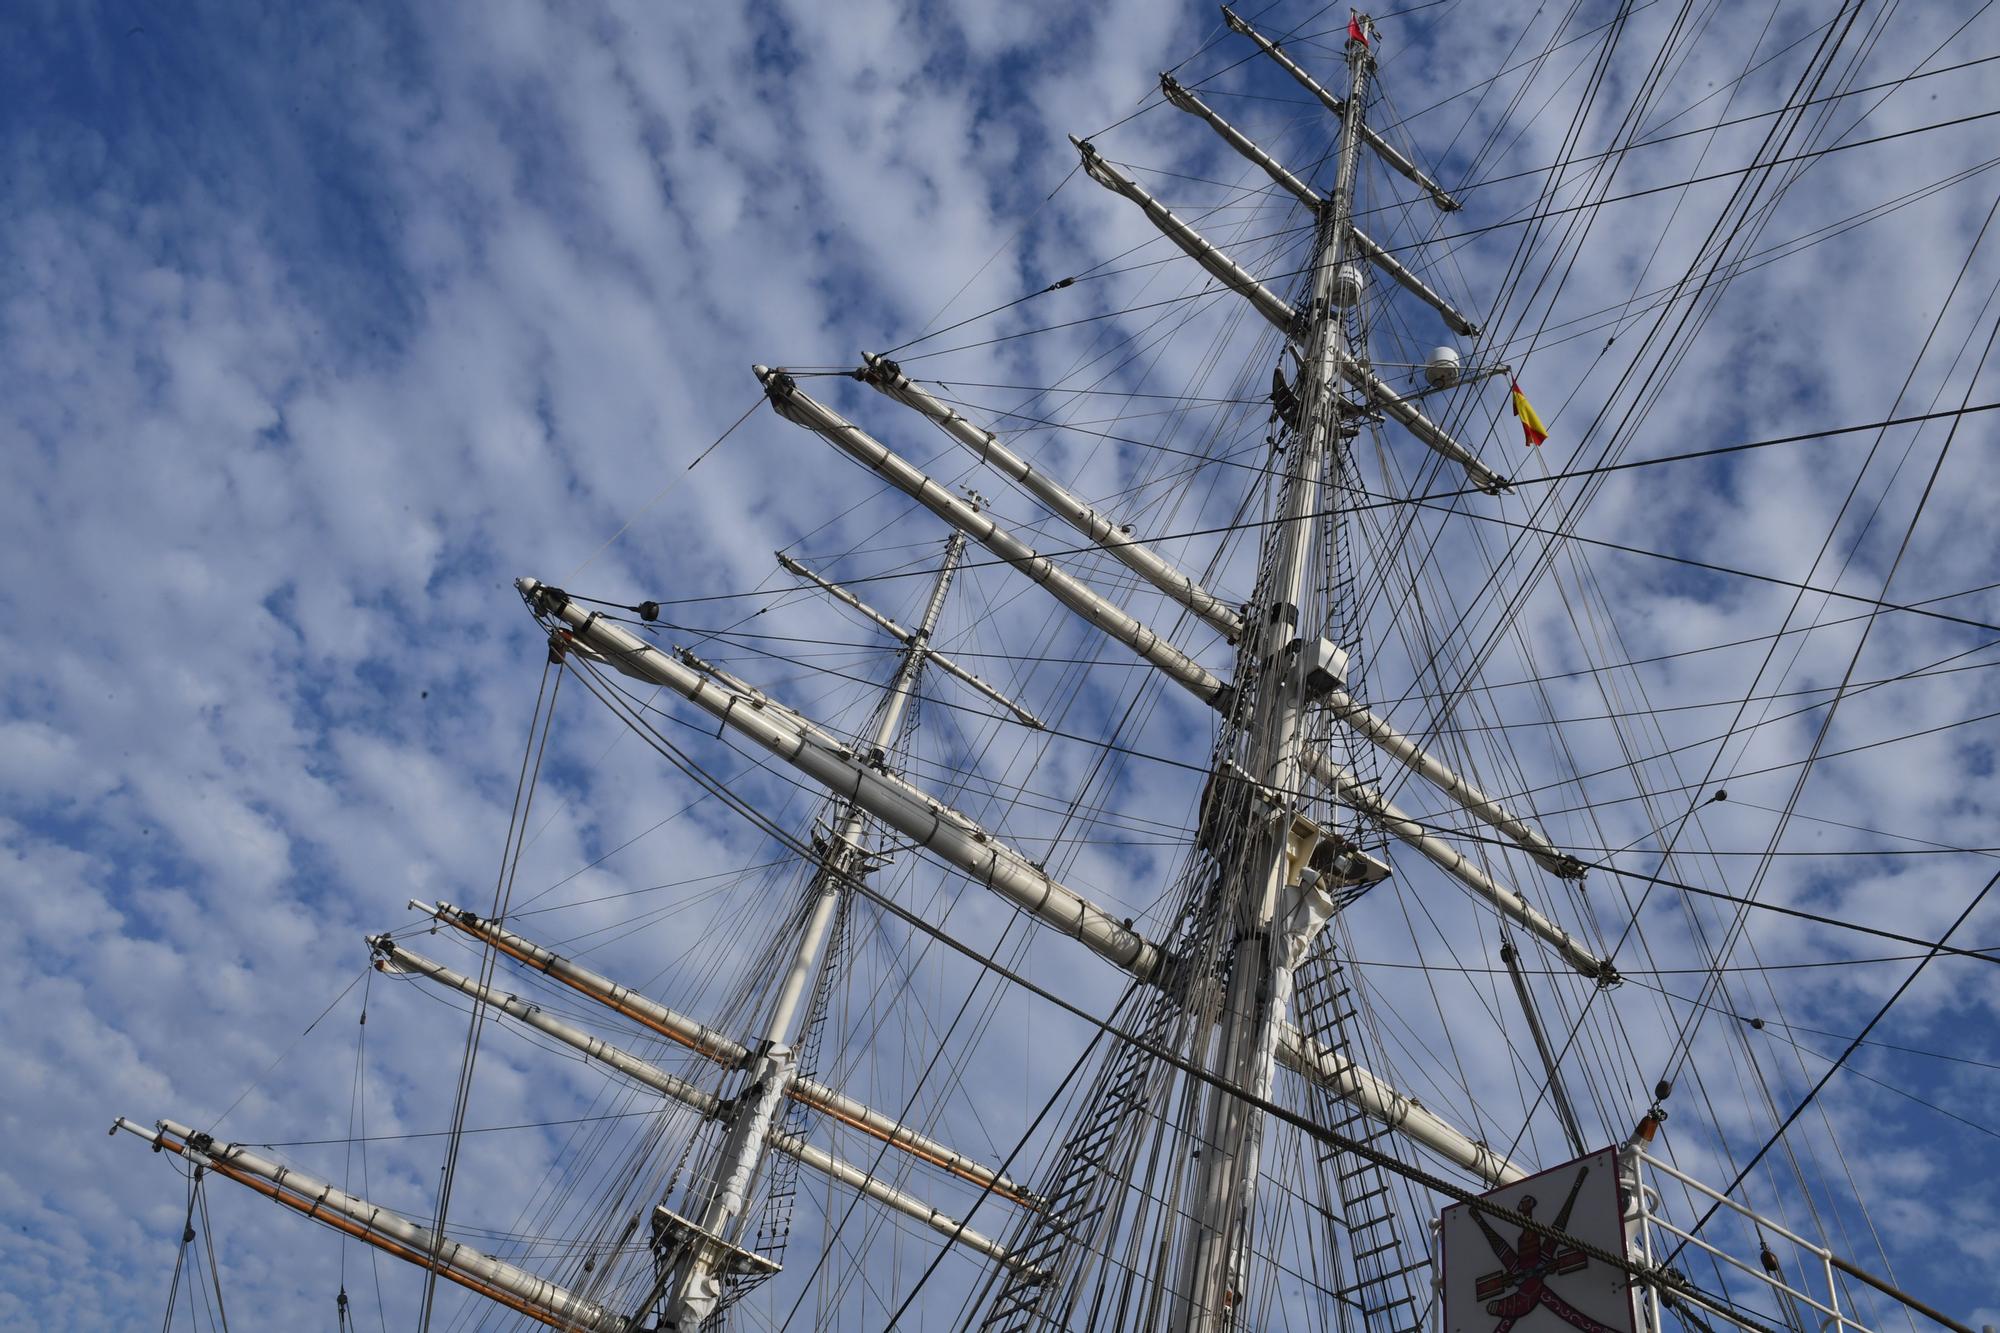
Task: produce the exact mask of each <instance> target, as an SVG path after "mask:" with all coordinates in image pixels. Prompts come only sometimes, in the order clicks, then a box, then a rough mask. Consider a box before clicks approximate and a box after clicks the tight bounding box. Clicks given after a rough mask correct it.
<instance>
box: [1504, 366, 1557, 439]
mask: <svg viewBox="0 0 2000 1333" xmlns="http://www.w3.org/2000/svg"><path fill="white" fill-rule="evenodd" d="M1513 384H1514V415H1515V416H1517V417H1519V418H1520V419H1521V433H1522V434H1523V435H1525V436H1527V437H1528V443H1529V444H1531V445H1535V444H1540V443H1541V442H1542V441H1543V440H1546V439H1548V438H1549V431H1548V427H1546V426H1544V425H1542V419H1541V418H1540V417H1538V416H1536V415H1535V408H1534V405H1533V404H1532V403H1530V402H1529V401H1528V395H1527V394H1525V393H1522V392H1521V384H1520V381H1518V380H1516V381H1513Z"/></svg>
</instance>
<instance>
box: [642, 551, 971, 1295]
mask: <svg viewBox="0 0 2000 1333" xmlns="http://www.w3.org/2000/svg"><path fill="white" fill-rule="evenodd" d="M964 550H965V537H964V536H963V535H962V534H960V533H956V532H954V533H953V534H952V535H951V537H950V538H949V539H948V540H947V541H946V543H945V551H944V563H943V565H942V566H941V567H940V568H939V569H938V574H937V579H936V581H935V582H934V583H933V584H932V585H931V594H930V600H929V601H928V603H926V605H925V607H924V614H923V618H922V619H921V620H919V621H918V622H917V628H916V629H915V630H914V631H910V632H906V634H905V639H906V646H905V647H904V649H903V657H902V662H901V663H900V664H899V665H898V666H897V668H896V676H895V679H894V680H893V681H891V682H890V684H889V689H888V693H887V695H886V696H885V697H884V699H883V701H882V707H881V711H880V713H879V714H878V715H877V717H876V719H875V731H874V735H873V737H872V738H871V744H870V749H869V753H870V754H871V755H872V756H874V757H875V762H877V763H880V764H886V762H887V759H886V756H887V755H888V753H889V750H890V747H891V746H893V745H894V744H895V741H896V737H897V736H898V735H899V734H901V732H902V727H903V716H904V713H905V712H906V711H907V709H908V707H909V703H910V700H911V698H912V697H913V696H914V695H915V693H916V688H917V678H918V677H919V676H921V675H922V674H923V669H924V661H925V658H926V657H927V656H928V655H929V652H930V639H931V635H932V633H933V632H935V631H936V629H937V623H938V617H939V616H940V615H941V614H942V613H943V611H944V599H945V593H946V592H947V591H949V590H950V588H951V578H952V573H953V571H954V570H956V569H957V568H958V561H959V556H960V555H961V553H963V551H964ZM866 832H867V816H866V813H865V812H864V811H863V810H862V809H861V807H860V805H859V804H857V803H856V802H854V801H849V802H847V804H846V808H845V810H844V811H843V812H842V815H841V819H840V826H839V828H838V829H837V830H836V831H835V833H834V835H833V839H832V841H831V842H829V843H828V844H827V848H826V853H825V856H824V858H823V859H822V861H821V863H820V870H819V874H818V875H817V876H816V877H815V879H814V882H813V903H812V911H811V914H810V915H809V916H808V917H807V918H806V927H805V930H804V932H803V933H802V934H801V935H800V937H799V943H798V948H797V949H796V950H795V951H794V952H793V954H792V964H791V967H790V968H789V969H788V970H787V971H786V973H785V979H784V981H783V983H782V984H780V986H779V987H778V997H777V1002H776V1004H775V1005H774V1006H773V1008H772V1010H771V1019H770V1023H769V1025H768V1026H767V1027H766V1028H765V1030H764V1040H763V1042H762V1043H761V1044H760V1045H759V1047H758V1049H757V1054H756V1058H755V1061H754V1062H753V1063H752V1064H751V1066H750V1070H749V1073H748V1074H747V1075H746V1076H745V1077H744V1082H743V1087H744V1091H743V1093H742V1094H741V1095H740V1097H739V1099H738V1102H737V1107H736V1112H735V1121H734V1123H732V1124H731V1125H730V1128H729V1135H728V1137H727V1138H726V1139H724V1140H723V1144H722V1149H721V1151H720V1152H719V1153H717V1154H716V1158H715V1161H714V1164H713V1168H712V1172H711V1175H710V1179H709V1183H708V1201H707V1204H706V1206H705V1208H704V1209H703V1211H702V1212H701V1214H700V1216H699V1218H698V1219H696V1222H695V1227H694V1230H695V1232H696V1235H697V1240H696V1243H693V1244H690V1245H688V1246H687V1247H686V1248H685V1250H684V1251H683V1253H682V1258H681V1260H680V1264H679V1266H678V1267H677V1269H676V1270H675V1272H674V1274H673V1275H672V1277H671V1278H670V1279H669V1280H668V1283H667V1289H666V1293H665V1307H664V1321H665V1324H666V1326H667V1327H670V1328H680V1329H694V1328H699V1327H700V1326H701V1323H702V1321H703V1320H705V1319H707V1318H708V1317H709V1315H711V1314H713V1313H714V1312H715V1310H716V1307H717V1306H718V1305H719V1304H720V1302H721V1300H722V1296H723V1277H724V1272H723V1263H724V1261H725V1259H727V1258H728V1256H729V1254H730V1250H729V1248H728V1247H729V1246H731V1245H734V1244H737V1243H738V1242H739V1241H740V1235H739V1233H740V1232H741V1229H742V1226H743V1223H744V1220H745V1218H746V1216H747V1214H748V1210H749V1206H750V1198H751V1193H752V1189H753V1187H754V1185H755V1184H756V1179H757V1172H758V1168H759V1167H760V1166H761V1165H762V1163H763V1159H764V1150H765V1147H766V1145H767V1144H769V1142H770V1141H771V1138H772V1135H773V1133H774V1132H775V1129H776V1122H777V1115H778V1108H779V1106H780V1105H782V1104H783V1102H784V1100H785V1099H786V1098H787V1097H788V1096H789V1095H790V1093H791V1089H792V1085H793V1082H794V1081H795V1080H796V1078H797V1077H798V1062H797V1059H796V1056H795V1055H794V1053H793V1049H792V1043H793V1041H794V1039H795V1038H796V1036H797V1033H798V1026H799V1016H800V1010H801V1006H802V1005H803V1003H804V1000H805V995H806V989H807V985H808V983H809V982H810V981H811V979H812V977H813V976H814V975H815V973H816V972H817V971H818V968H819V958H820V952H821V950H822V949H823V948H824V947H825V945H826V940H827V936H828V935H829V934H830V933H831V932H832V930H833V919H834V910H835V909H836V908H837V907H838V906H839V905H840V902H841V897H842V892H843V890H844V888H845V887H846V881H847V878H848V877H849V876H850V875H859V874H863V873H865V871H866V865H867V859H868V854H867V851H866V849H865V848H864V847H863V845H862V843H863V837H864V835H865V834H866ZM717 1241H720V1242H722V1244H716V1243H714V1242H717Z"/></svg>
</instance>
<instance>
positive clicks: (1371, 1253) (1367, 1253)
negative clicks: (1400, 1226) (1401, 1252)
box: [1354, 1236, 1403, 1264]
mask: <svg viewBox="0 0 2000 1333" xmlns="http://www.w3.org/2000/svg"><path fill="white" fill-rule="evenodd" d="M1402 1243H1403V1242H1402V1239H1401V1238H1400V1237H1394V1236H1392V1237H1390V1239H1389V1243H1388V1244H1386V1245H1377V1246H1376V1247H1375V1248H1374V1249H1372V1250H1363V1251H1362V1252H1361V1253H1359V1254H1357V1255H1355V1256H1354V1262H1355V1263H1357V1264H1358V1263H1360V1262H1361V1261H1362V1260H1363V1259H1373V1258H1374V1257H1375V1256H1376V1255H1378V1254H1387V1253H1388V1252H1389V1251H1390V1250H1393V1249H1395V1248H1396V1247H1397V1246H1398V1245H1401V1244H1402Z"/></svg>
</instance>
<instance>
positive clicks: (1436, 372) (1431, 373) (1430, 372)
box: [1424, 347, 1458, 389]
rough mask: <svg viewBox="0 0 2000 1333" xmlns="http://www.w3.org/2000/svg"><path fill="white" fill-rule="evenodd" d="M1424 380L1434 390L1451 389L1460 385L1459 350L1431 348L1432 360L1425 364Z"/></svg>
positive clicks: (1453, 348)
mask: <svg viewBox="0 0 2000 1333" xmlns="http://www.w3.org/2000/svg"><path fill="white" fill-rule="evenodd" d="M1424 378H1425V379H1426V380H1428V381H1429V382H1430V386H1431V387H1432V388H1433V389H1449V388H1450V387H1451V386H1452V385H1454V384H1456V383H1458V349H1457V348H1456V347H1433V348H1431V359H1430V360H1428V361H1426V362H1424Z"/></svg>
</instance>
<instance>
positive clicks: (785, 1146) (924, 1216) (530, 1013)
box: [369, 935, 1014, 1265]
mask: <svg viewBox="0 0 2000 1333" xmlns="http://www.w3.org/2000/svg"><path fill="white" fill-rule="evenodd" d="M369 944H370V945H371V946H372V947H374V948H375V949H376V950H377V952H378V953H379V954H380V955H382V957H383V958H384V959H385V961H386V962H387V964H388V965H389V966H390V967H392V968H394V969H397V970H407V971H411V972H415V973H417V974H419V975H422V976H424V977H427V978H429V979H430V980H432V981H435V982H438V983H439V984H441V985H445V986H450V987H451V988H453V989H454V990H457V991H459V992H461V993H463V994H465V995H468V996H470V997H471V998H472V999H474V1000H477V1001H479V1002H480V1003H481V1004H484V1005H487V1006H489V1007H491V1008H494V1009H498V1010H499V1011H500V1012H501V1013H503V1014H506V1015H507V1016H508V1017H509V1018H512V1019H513V1020H514V1021H515V1022H517V1023H521V1024H524V1025H526V1026H528V1027H531V1028H534V1029H535V1030H536V1031H537V1032H541V1033H543V1034H545V1035H547V1036H550V1037H554V1038H555V1039H556V1040H557V1041H559V1042H562V1043H563V1044H564V1045H565V1046H569V1047H571V1048H572V1049H574V1050H577V1051H580V1052H582V1053H583V1054H584V1055H586V1056H588V1057H589V1058H590V1059H592V1060H595V1061H597V1062H598V1063H599V1064H602V1065H605V1066H607V1067H608V1068H611V1069H615V1070H617V1071H618V1072H619V1073H620V1074H623V1075H624V1076H625V1077H626V1078H629V1079H631V1080H632V1081H633V1082H634V1083H638V1084H640V1085H642V1086H644V1087H648V1088H651V1089H653V1091H655V1092H658V1093H662V1094H664V1095H665V1096H667V1097H670V1098H672V1099H673V1100H675V1101H677V1102H680V1103H681V1104H683V1105H685V1106H689V1107H692V1108H693V1109H694V1110H695V1111H696V1112H697V1113H699V1114H701V1115H703V1116H705V1117H710V1118H713V1117H714V1116H715V1115H716V1114H717V1113H718V1112H719V1111H720V1109H721V1106H722V1103H721V1099H720V1098H718V1097H717V1096H716V1095H715V1094H714V1093H712V1092H708V1091H706V1090H705V1089H702V1088H699V1087H696V1086H695V1085H694V1084H692V1083H690V1082H688V1080H686V1079H684V1078H681V1077H680V1076H678V1075H676V1074H672V1073H669V1072H668V1071H667V1070H664V1069H661V1068H660V1067H659V1066H658V1065H654V1064H649V1063H647V1062H646V1061H644V1060H641V1059H640V1058H639V1057H638V1056H636V1055H633V1054H632V1053H631V1052H630V1051H626V1050H622V1049H620V1048H619V1047H617V1046H613V1045H612V1044H611V1043H610V1042H608V1041H605V1040H604V1039H603V1038H602V1037H593V1036H591V1035H590V1034H589V1033H588V1032H585V1031H583V1030H582V1029H581V1028H578V1027H574V1026H572V1025H571V1024H568V1023H565V1022H563V1021H562V1020H561V1019H559V1018H553V1017H551V1016H550V1015H548V1014H546V1013H543V1012H542V1011H541V1009H539V1008H537V1007H536V1006H535V1005H532V1004H528V1003H526V1002H525V1001H523V1000H521V999H519V998H517V997H515V996H512V995H502V994H500V993H499V992H498V991H496V990H494V989H493V988H492V987H491V986H482V985H481V984H480V983H479V982H477V981H475V980H473V979H472V978H471V977H468V976H465V975H464V974H463V973H460V972H455V971H453V970H452V969H451V968H449V967H446V966H445V965H444V964H443V963H440V962H436V961H434V960H432V959H429V958H426V957H424V956H423V955H422V954H418V953H412V952H411V951H410V950H408V949H406V948H404V947H403V946H402V945H400V944H397V943H396V942H395V941H394V940H392V939H390V938H389V937H388V936H385V935H378V936H376V937H375V938H374V939H371V940H370V941H369ZM770 1145H771V1146H772V1147H773V1148H775V1149H777V1150H778V1151H779V1152H782V1153H786V1154H788V1155H790V1156H792V1157H796V1158H797V1159H798V1160H799V1164H800V1165H801V1166H806V1167H810V1168H811V1169H813V1170H814V1171H817V1172H819V1173H820V1174H821V1175H824V1176H827V1177H829V1178H831V1179H833V1180H837V1181H839V1182H841V1183H842V1184H844V1185H847V1186H849V1187H850V1188H852V1189H854V1190H855V1191H856V1192H857V1193H860V1194H863V1195H866V1196H867V1197H868V1198H870V1199H873V1200H875V1201H876V1202H877V1203H880V1204H882V1205H884V1206H885V1207H887V1208H889V1209H891V1210H892V1211H894V1212H898V1213H901V1214H903V1215H904V1216H905V1217H909V1218H914V1219H915V1220H917V1221H919V1222H922V1223H923V1224H924V1225H925V1226H928V1227H930V1228H931V1229H932V1230H935V1231H939V1232H941V1233H943V1234H944V1235H947V1236H950V1235H956V1236H957V1237H958V1242H959V1243H960V1244H962V1245H965V1246H967V1247H968V1248H970V1249H974V1250H977V1251H979V1252H980V1253H981V1254H984V1255H987V1256H988V1257H990V1258H994V1259H998V1260H1000V1261H1001V1262H1002V1263H1006V1264H1010V1265H1011V1264H1013V1263H1014V1259H1013V1256H1012V1255H1011V1254H1010V1253H1009V1252H1008V1250H1007V1248H1006V1247H1005V1246H1003V1245H1001V1244H1000V1243H999V1242H998V1241H995V1240H992V1239H990V1238H989V1237H987V1236H983V1235H981V1234H980V1233H979V1232H977V1231H974V1230H972V1229H971V1228H969V1227H967V1228H962V1229H961V1228H960V1226H959V1224H958V1223H957V1222H955V1221H953V1220H952V1219H950V1218H948V1217H946V1216H945V1215H944V1214H942V1213H940V1212H938V1210H937V1209H935V1208H933V1207H931V1206H930V1205H929V1204H927V1203H925V1202H924V1201H923V1200H922V1199H919V1198H917V1197H916V1196H915V1195H912V1194H908V1193H905V1192H904V1191H902V1190H899V1189H897V1188H896V1187H895V1186H893V1185H890V1184H888V1183H887V1182H886V1181H882V1180H878V1179H877V1178H876V1177H875V1176H874V1175H872V1174H871V1173H869V1172H867V1171H864V1170H862V1169H861V1168H860V1167H857V1166H854V1165H852V1164H851V1163H848V1162H843V1161H841V1160H840V1159H839V1158H837V1157H835V1156H834V1155H833V1154H831V1153H829V1152H827V1151H825V1150H824V1149H821V1148H817V1147H814V1146H813V1145H812V1144H810V1143H807V1142H806V1141H805V1140H803V1139H801V1138H798V1137H797V1136H795V1135H792V1134H785V1133H780V1132H774V1133H772V1134H771V1136H770Z"/></svg>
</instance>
